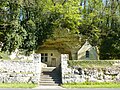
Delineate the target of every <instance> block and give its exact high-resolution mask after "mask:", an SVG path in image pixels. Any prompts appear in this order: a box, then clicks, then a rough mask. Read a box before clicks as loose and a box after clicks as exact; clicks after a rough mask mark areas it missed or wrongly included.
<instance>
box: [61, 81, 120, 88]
mask: <svg viewBox="0 0 120 90" xmlns="http://www.w3.org/2000/svg"><path fill="white" fill-rule="evenodd" d="M62 86H63V87H64V88H120V82H84V83H66V84H63V85H62Z"/></svg>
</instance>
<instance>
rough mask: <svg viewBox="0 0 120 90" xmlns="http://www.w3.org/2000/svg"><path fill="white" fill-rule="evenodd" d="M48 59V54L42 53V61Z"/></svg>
mask: <svg viewBox="0 0 120 90" xmlns="http://www.w3.org/2000/svg"><path fill="white" fill-rule="evenodd" d="M47 60H48V54H47V53H41V61H42V62H43V63H44V62H47Z"/></svg>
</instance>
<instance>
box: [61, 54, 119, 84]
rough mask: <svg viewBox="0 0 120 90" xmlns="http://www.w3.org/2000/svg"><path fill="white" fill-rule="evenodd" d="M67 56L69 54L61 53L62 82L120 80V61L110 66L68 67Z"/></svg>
mask: <svg viewBox="0 0 120 90" xmlns="http://www.w3.org/2000/svg"><path fill="white" fill-rule="evenodd" d="M66 57H67V55H64V54H63V55H61V68H62V69H61V70H62V83H73V82H75V83H78V82H86V81H87V82H120V61H117V62H116V63H115V65H113V66H112V67H109V68H94V67H91V68H80V67H77V66H72V67H68V63H67V60H68V58H66ZM66 63H67V64H66Z"/></svg>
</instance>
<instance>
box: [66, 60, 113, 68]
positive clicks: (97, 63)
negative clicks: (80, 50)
mask: <svg viewBox="0 0 120 90" xmlns="http://www.w3.org/2000/svg"><path fill="white" fill-rule="evenodd" d="M68 63H69V66H77V67H82V68H104V67H111V66H112V65H113V64H114V63H115V60H89V61H88V60H69V61H68Z"/></svg>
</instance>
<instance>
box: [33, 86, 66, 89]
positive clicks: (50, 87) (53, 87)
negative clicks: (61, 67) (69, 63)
mask: <svg viewBox="0 0 120 90" xmlns="http://www.w3.org/2000/svg"><path fill="white" fill-rule="evenodd" d="M33 89H64V88H63V87H61V86H38V87H35V88H33Z"/></svg>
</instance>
